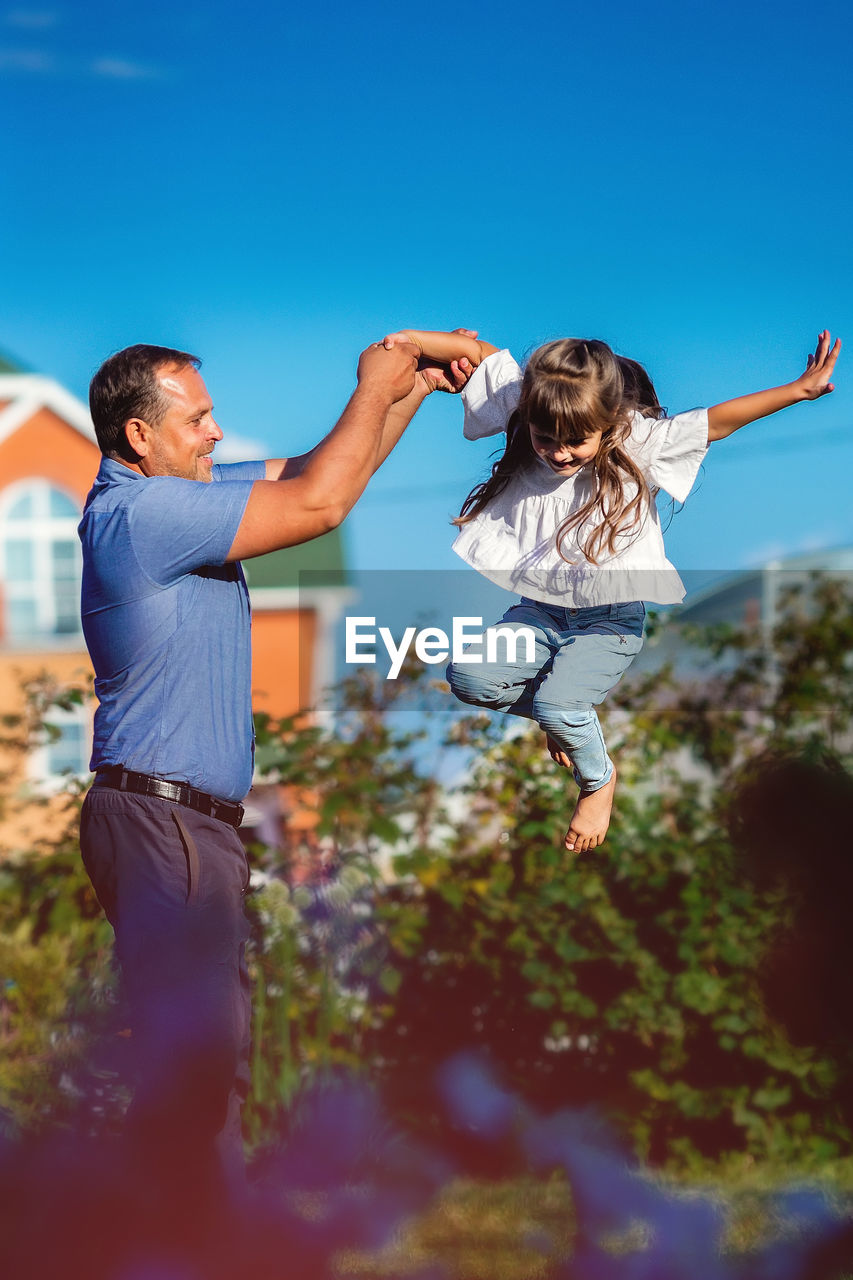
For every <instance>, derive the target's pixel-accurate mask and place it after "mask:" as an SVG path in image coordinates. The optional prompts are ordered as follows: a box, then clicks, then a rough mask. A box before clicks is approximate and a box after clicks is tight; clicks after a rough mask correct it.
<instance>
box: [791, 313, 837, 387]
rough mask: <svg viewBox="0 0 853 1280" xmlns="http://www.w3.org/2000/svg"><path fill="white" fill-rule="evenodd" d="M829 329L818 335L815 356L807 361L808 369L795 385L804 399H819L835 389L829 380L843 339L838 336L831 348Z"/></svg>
mask: <svg viewBox="0 0 853 1280" xmlns="http://www.w3.org/2000/svg"><path fill="white" fill-rule="evenodd" d="M830 341H831V339H830V335H829V330H828V329H824V330H823V332H822V333H819V334H818V336H817V347H816V348H815V353H814V355H813V356H809V358H808V360H807V361H806V371H805V373H801V374H800V376H799V378H797V380H796V382H795V383H794V386H795V387H797V388H798V390H799V391H800V394H801V396H802V399H803V400H817V399H818V397H819V396H825V395H828V394H829V392H830V391H834V390H835V386H834V384H833V383H831V382H830V381H829V379H830V378H831V377H832V371H833V369H834V368H835V362H836V360H837V359H838V353H839V351H840V350H841V339H840V338H836V339H835V343H834V345H833V346H832V348H831V349H830V345H829V344H830Z"/></svg>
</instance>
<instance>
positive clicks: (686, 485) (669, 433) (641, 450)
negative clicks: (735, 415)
mask: <svg viewBox="0 0 853 1280" xmlns="http://www.w3.org/2000/svg"><path fill="white" fill-rule="evenodd" d="M626 447H627V449H628V452H629V453H630V455H631V457H632V458H633V459H634V461H635V462H636V463H637V465H638V466H639V467H640V469H641V470H642V472H643V474H644V475H645V477H646V479H647V480H648V482H649V484H650V485H651V486H652V487H653V488H655V489H663V490H664V491H665V492H666V493H668V494H670V496H671V497H673V498H675V500H676V502H684V501H685V499H686V498H687V495H688V494H689V492H690V490H691V489H692V488H693V483H694V481H695V479H696V476H697V473H698V471H699V468H700V466H701V465H702V462H703V461H704V458H705V454H706V453H707V452H708V410H707V409H689V410H688V411H687V412H686V413H677V414H676V415H675V416H674V417H672V418H644V417H643V415H642V414H641V413H635V414H634V416H633V419H632V422H631V434H630V436H629V437H628V440H627V441H626Z"/></svg>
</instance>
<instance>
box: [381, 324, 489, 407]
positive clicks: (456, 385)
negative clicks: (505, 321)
mask: <svg viewBox="0 0 853 1280" xmlns="http://www.w3.org/2000/svg"><path fill="white" fill-rule="evenodd" d="M453 332H454V333H462V334H464V335H465V336H466V337H468V338H476V337H477V332H478V331H477V330H476V329H454V330H453ZM412 342H414V344H415V346H417V347H420V344H419V343H418V341H417V339H416V338H414V337H413V335H412V334H411V333H409V332H407V331H406V330H401V331H400V332H399V333H388V334H386V335H385V337H384V338H383V340H382V345H383V346H384V347H385V348H386V350H389V351H390V350H391V348H392V347H395V346H402V345H404V344H410V343H412ZM474 368H475V366H474V365H473V364H472V363H471V361H470V360H469V359H467V357H466V356H462V357H461V358H460V359H459V360H451V361H450V362H449V363H447V364H441V363H440V362H439V361H437V360H434V359H432V358H430V357H429V356H426V355H424V353H423V349H422V348H421V354H420V356H419V357H418V367H417V376H418V377H419V378H421V379H422V380H423V383H424V384H425V387H426V391H427V394H429V393H430V392H432V391H447V392H450V393H451V394H452V395H457V394H458V393H459V392H460V391H461V390H462V389H463V387H464V386H465V384H466V382H467V381H468V379H469V378H470V377H471V374H472V373H473V372H474Z"/></svg>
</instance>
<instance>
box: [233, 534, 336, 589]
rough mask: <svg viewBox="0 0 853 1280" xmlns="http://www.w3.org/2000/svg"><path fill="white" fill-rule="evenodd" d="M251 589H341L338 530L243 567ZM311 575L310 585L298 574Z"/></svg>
mask: <svg viewBox="0 0 853 1280" xmlns="http://www.w3.org/2000/svg"><path fill="white" fill-rule="evenodd" d="M243 571H244V572H245V574H246V580H247V582H248V583H249V586H250V587H298V586H300V585H301V586H303V587H304V586H306V585H310V586H312V587H320V586H323V587H343V586H346V584H347V582H348V578H347V570H346V565H345V563H344V545H343V537H342V535H341V531H340V529H332V531H331V532H330V533H324V534H323V536H322V537H321V538H314V539H312V541H311V542H302V543H300V544H299V546H298V547H285V549H284V550H283V551H271V552H270V554H269V555H266V556H256V557H255V558H254V559H253V560H246V561H244V563H243ZM308 571H310V572H311V575H312V577H311V581H310V583H306V582H305V580H304V579H303V581H302V583H301V584H300V581H299V575H300V573H306V572H308ZM315 575H316V576H315Z"/></svg>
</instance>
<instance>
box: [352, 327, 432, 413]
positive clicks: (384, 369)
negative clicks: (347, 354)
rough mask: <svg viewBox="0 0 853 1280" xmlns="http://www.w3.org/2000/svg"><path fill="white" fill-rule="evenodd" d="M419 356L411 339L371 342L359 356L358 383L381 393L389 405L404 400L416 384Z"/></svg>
mask: <svg viewBox="0 0 853 1280" xmlns="http://www.w3.org/2000/svg"><path fill="white" fill-rule="evenodd" d="M418 355H419V352H418V348H417V347H416V346H415V344H414V343H413V342H409V341H403V342H398V343H394V344H393V345H392V346H390V347H386V346H385V345H384V344H383V343H381V342H373V343H371V344H370V346H369V347H367V348H366V349H365V350H364V351H362V353H361V356H360V357H359V361H358V385H359V386H360V387H364V388H368V387H370V388H375V389H376V390H378V391H381V392H383V393H384V394H385V395H386V396H387V398H388V401H389V403H390V404H393V403H395V402H396V401H397V400H404V399H405V398H406V396H407V395H408V394H409V392H410V391H411V390H412V388H413V387H414V385H415V373H416V372H417V359H418Z"/></svg>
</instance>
